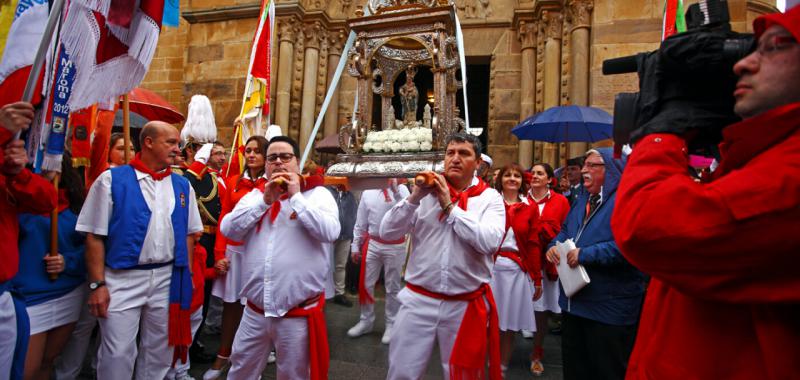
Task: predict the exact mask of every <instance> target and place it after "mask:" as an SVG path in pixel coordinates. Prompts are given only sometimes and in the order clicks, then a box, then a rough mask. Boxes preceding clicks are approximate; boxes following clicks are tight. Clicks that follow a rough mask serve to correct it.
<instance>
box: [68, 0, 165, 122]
mask: <svg viewBox="0 0 800 380" xmlns="http://www.w3.org/2000/svg"><path fill="white" fill-rule="evenodd" d="M127 5H132V6H133V8H129V7H128V6H127ZM163 15H164V0H139V1H133V0H71V2H70V4H69V10H68V13H67V17H66V19H65V20H64V27H63V28H62V30H63V33H62V34H63V35H62V37H61V41H62V42H63V43H64V47H65V48H66V50H67V53H69V55H70V57H72V60H73V62H74V63H75V68H76V70H77V72H76V75H75V83H74V86H73V91H72V96H71V97H70V99H69V107H70V109H74V110H77V109H81V108H86V107H89V106H91V105H92V104H94V103H98V102H102V101H107V100H108V99H110V98H113V97H117V96H119V95H121V94H127V93H128V92H130V91H131V90H133V89H134V88H136V86H138V85H139V83H140V82H141V81H142V79H144V76H145V74H146V73H147V69H148V68H149V67H150V62H151V61H152V59H153V55H154V54H155V50H156V45H157V44H158V37H159V34H160V32H161V19H162V17H163ZM98 83H102V84H103V85H98Z"/></svg>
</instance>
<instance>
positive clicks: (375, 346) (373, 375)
mask: <svg viewBox="0 0 800 380" xmlns="http://www.w3.org/2000/svg"><path fill="white" fill-rule="evenodd" d="M349 298H350V300H351V301H353V303H354V305H353V307H350V308H347V307H343V306H340V305H337V304H333V303H328V304H327V305H326V307H325V309H326V310H325V316H326V320H327V323H328V340H329V344H330V352H331V363H330V371H329V378H330V379H331V380H356V379H363V380H373V379H374V380H378V379H385V378H386V372H387V368H388V365H389V360H388V355H389V346H388V345H384V344H381V335H382V334H383V328H384V325H383V299H382V297H380V295H378V297H376V298H377V299H376V308H375V309H376V321H375V331H373V332H372V333H370V334H366V335H364V336H361V337H359V338H356V339H352V338H349V337H348V336H347V330H348V329H349V328H350V327H352V326H353V325H354V324H355V323H356V322H357V321H358V297H356V296H349ZM218 338H219V336H215V335H204V336H203V337H202V339H203V342H205V343H206V346H207V350H208V351H209V352H215V351H216V349H217V346H218V345H219V341H218ZM560 345H561V338H560V337H559V336H555V335H552V334H549V335H547V338H546V339H545V356H544V365H545V374H544V376H542V377H538V378H537V379H561V378H562V370H561V349H560ZM532 347H533V340H532V339H523V338H522V337H521V336H520V337H518V338H517V341H516V349H515V351H514V354H513V356H512V359H511V363H510V366H509V369H508V372H507V373H506V375H507V376H506V378H507V379H533V378H534V377H533V376H532V375H531V374H530V372H529V371H528V367H529V366H530V362H529V359H528V357H529V355H530V352H531V350H532ZM433 351H434V356H433V357H431V359H430V361H429V362H428V371H427V374H426V376H425V377H424V379H426V380H428V379H431V380H432V379H441V378H442V368H441V365H440V364H439V363H440V360H439V355H438V349H434V350H433ZM278 355H280V353H279V354H278ZM208 367H209V365H208V364H197V365H194V364H193V365H192V369H191V371H190V374H191V375H192V376H193V377H194V378H195V379H198V380H200V379H202V378H203V372H205V370H206V368H208ZM262 378H263V379H265V380H266V379H275V378H276V376H275V365H274V364H270V365H268V366H267V369H266V370H265V371H264V374H263V377H262ZM254 380H255V379H254Z"/></svg>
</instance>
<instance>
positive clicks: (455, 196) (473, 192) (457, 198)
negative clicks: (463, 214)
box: [439, 178, 489, 220]
mask: <svg viewBox="0 0 800 380" xmlns="http://www.w3.org/2000/svg"><path fill="white" fill-rule="evenodd" d="M447 188H448V189H449V190H450V201H451V202H453V203H454V204H455V205H456V206H458V207H459V208H460V209H462V210H464V211H467V201H469V198H472V197H477V196H478V195H481V194H482V193H483V191H484V190H486V189H488V188H489V185H488V184H487V183H486V182H484V181H483V180H482V179H480V178H478V183H477V184H476V185H475V186H470V187H468V188H467V189H466V190H464V191H461V192H459V191H457V190H456V189H455V188H454V187H453V186H452V185H450V182H449V181H448V182H447ZM444 216H445V215H444V213H442V214H441V215H439V220H443V219H444Z"/></svg>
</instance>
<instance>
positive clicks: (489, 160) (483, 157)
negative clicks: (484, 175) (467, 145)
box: [481, 153, 494, 167]
mask: <svg viewBox="0 0 800 380" xmlns="http://www.w3.org/2000/svg"><path fill="white" fill-rule="evenodd" d="M481 160H483V162H485V163H486V164H487V165H489V167H492V164H494V162H493V161H492V158H491V157H489V155H488V154H486V153H481Z"/></svg>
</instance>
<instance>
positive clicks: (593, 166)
mask: <svg viewBox="0 0 800 380" xmlns="http://www.w3.org/2000/svg"><path fill="white" fill-rule="evenodd" d="M603 166H606V164H602V163H600V164H597V163H594V162H588V161H587V162H584V163H583V167H584V168H589V169H597V168H602V167H603Z"/></svg>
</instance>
